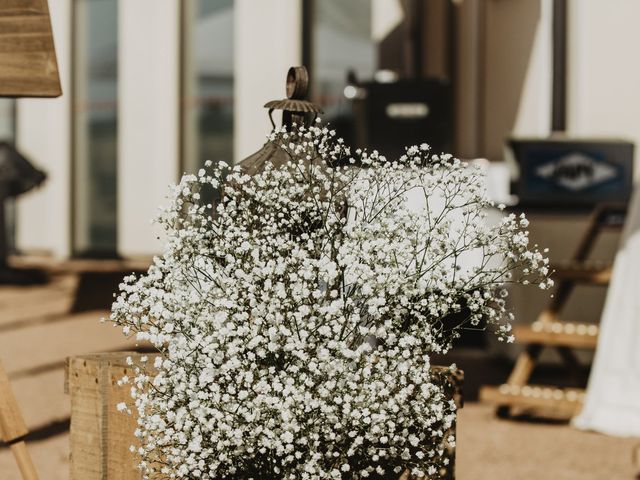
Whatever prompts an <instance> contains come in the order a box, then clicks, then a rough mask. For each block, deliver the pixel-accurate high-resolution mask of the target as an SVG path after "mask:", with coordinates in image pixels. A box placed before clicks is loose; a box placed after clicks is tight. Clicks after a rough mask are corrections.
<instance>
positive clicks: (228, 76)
mask: <svg viewBox="0 0 640 480" xmlns="http://www.w3.org/2000/svg"><path fill="white" fill-rule="evenodd" d="M182 5H183V8H184V13H183V18H184V23H183V46H182V56H183V57H182V60H183V78H182V84H183V131H182V139H183V152H182V157H183V158H182V168H183V170H184V171H186V172H190V173H193V172H196V171H197V170H198V169H199V168H200V167H201V166H202V165H203V164H204V162H205V161H206V160H213V161H217V160H224V161H226V162H228V163H231V162H232V161H233V0H185V1H184V2H183V4H182Z"/></svg>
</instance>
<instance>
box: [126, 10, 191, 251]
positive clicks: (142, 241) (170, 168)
mask: <svg viewBox="0 0 640 480" xmlns="http://www.w3.org/2000/svg"><path fill="white" fill-rule="evenodd" d="M179 1H180V0H135V1H131V0H120V3H119V6H118V7H119V9H118V15H119V25H118V28H119V30H118V35H119V38H118V42H119V45H120V50H119V52H118V102H119V103H118V251H119V253H120V254H122V255H125V256H138V255H148V254H151V253H156V252H159V251H161V248H162V245H161V243H160V242H158V240H157V239H156V236H157V235H158V233H159V231H158V229H157V228H156V227H155V226H154V227H152V226H151V220H152V219H153V218H154V217H155V216H156V215H157V213H158V207H159V206H160V205H163V204H165V203H166V201H165V195H166V193H167V191H168V187H169V184H171V183H174V182H175V181H176V179H177V175H178V165H179V161H178V160H179V134H180V110H179V105H180V104H179V101H180V99H179V94H180V88H179V85H180V84H179V82H180V62H179V45H180V41H179V38H180V37H179V35H180V5H179Z"/></svg>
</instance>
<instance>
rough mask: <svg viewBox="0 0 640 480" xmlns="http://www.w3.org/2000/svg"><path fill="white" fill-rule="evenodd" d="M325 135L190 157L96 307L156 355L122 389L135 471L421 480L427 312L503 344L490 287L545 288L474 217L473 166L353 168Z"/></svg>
mask: <svg viewBox="0 0 640 480" xmlns="http://www.w3.org/2000/svg"><path fill="white" fill-rule="evenodd" d="M333 135H334V134H333V132H332V131H330V130H329V129H328V128H325V127H323V126H322V124H319V123H316V124H314V125H313V126H311V127H300V128H295V129H293V130H292V131H286V130H285V129H282V128H281V129H276V130H275V131H274V132H273V133H272V134H271V135H270V136H269V139H270V141H272V142H274V143H275V144H276V145H280V146H281V147H282V148H283V149H285V150H286V151H287V153H288V155H290V161H289V162H288V163H286V164H285V165H283V166H281V167H278V168H276V167H274V166H272V165H270V164H267V165H266V168H265V170H264V171H263V172H262V173H259V174H258V175H256V176H254V177H249V176H248V175H245V174H244V173H242V171H241V170H240V169H239V168H238V167H237V166H236V167H234V168H233V169H229V168H228V165H226V164H224V163H222V162H221V163H218V164H213V163H212V162H206V163H205V168H204V169H201V170H199V171H198V174H197V175H185V176H184V177H183V178H182V180H181V182H180V184H179V185H177V186H176V187H175V188H173V189H172V190H171V195H170V205H169V206H168V208H165V209H163V210H162V213H161V216H160V218H159V223H160V224H161V225H162V226H163V227H164V229H165V230H166V233H167V235H166V237H167V239H168V240H167V244H166V246H165V250H164V253H163V255H162V256H160V257H157V258H155V259H154V264H153V265H152V267H151V268H150V269H149V271H148V272H147V274H146V275H144V276H142V277H140V278H134V277H128V278H126V279H125V280H124V281H123V283H122V285H121V292H120V295H119V296H118V297H117V299H116V301H115V302H114V304H113V309H112V314H111V320H112V321H114V322H116V323H117V324H119V325H121V326H122V328H123V330H124V331H125V333H129V332H131V333H132V334H135V335H136V338H138V339H139V340H140V341H148V342H150V343H151V344H152V345H153V346H154V347H156V348H157V349H158V351H159V352H160V353H161V356H158V357H157V358H155V359H154V361H153V362H147V361H146V360H147V359H144V360H143V359H141V362H142V365H138V366H135V367H134V370H135V372H136V374H135V378H133V379H132V380H131V383H132V385H131V396H132V399H133V401H134V404H135V409H136V413H137V416H138V417H139V418H138V429H137V431H136V437H137V439H138V440H139V442H140V445H139V447H138V448H137V452H138V453H139V455H140V458H141V463H140V467H141V469H142V472H143V475H144V478H158V477H163V478H164V477H166V478H175V479H185V480H186V479H191V478H199V479H203V480H213V479H218V478H242V479H248V478H261V479H263V480H271V479H273V480H275V479H285V480H294V479H295V480H299V479H303V480H311V479H314V480H315V479H334V478H335V479H341V478H343V475H344V476H345V477H346V476H348V478H350V479H353V480H358V479H363V478H370V477H372V476H375V475H376V474H378V475H381V474H383V473H384V472H387V473H390V472H396V473H398V472H401V471H403V470H405V469H407V468H408V469H410V470H411V471H412V472H413V473H414V474H415V475H418V476H421V477H420V478H434V477H435V476H436V473H437V472H439V471H440V469H441V468H443V467H446V465H447V463H448V459H447V458H446V457H445V456H444V451H445V449H446V447H447V446H448V445H453V442H454V439H453V438H451V437H450V435H449V431H450V429H451V426H452V423H453V421H454V420H455V404H454V403H453V402H452V401H451V399H449V398H447V396H446V395H445V393H444V392H443V389H442V387H441V385H440V384H439V383H438V382H437V381H436V380H434V379H433V378H432V377H431V370H430V368H429V365H430V362H429V359H430V356H431V354H433V353H445V352H446V351H447V350H448V349H449V348H450V347H451V342H452V341H453V339H454V338H455V337H456V336H457V335H459V334H460V331H461V330H462V328H463V327H464V326H465V324H461V325H458V326H455V327H454V328H453V329H451V330H443V328H442V324H443V322H442V320H443V318H444V317H447V316H449V315H451V314H454V313H459V312H461V311H462V309H463V308H466V309H467V311H468V312H469V314H470V315H469V319H468V323H469V324H471V325H482V326H487V327H490V328H493V329H494V330H496V333H497V335H498V337H499V338H500V339H503V340H509V339H510V338H511V333H510V328H509V323H508V322H509V319H510V318H509V315H510V314H509V312H508V311H507V306H506V301H505V298H504V297H503V295H502V294H500V292H501V291H502V290H503V287H504V284H505V283H506V282H515V281H518V282H522V283H524V282H530V283H533V284H536V285H539V286H540V287H541V288H548V287H549V286H550V285H551V283H550V281H549V280H548V279H547V278H546V276H547V273H548V260H547V259H546V258H544V256H543V254H542V253H541V252H540V251H538V249H537V247H531V246H530V245H529V237H528V233H527V232H526V231H525V230H524V229H525V227H526V220H525V219H524V218H519V217H518V218H516V217H515V215H510V216H507V217H505V218H504V220H503V221H502V222H501V223H499V224H498V225H495V226H491V225H489V224H487V223H486V222H485V218H484V213H483V212H484V211H485V210H486V209H488V208H491V207H492V204H491V202H490V200H489V199H488V198H487V197H486V192H484V190H483V188H482V185H483V181H482V178H481V172H480V170H478V169H475V168H471V167H467V166H466V165H464V164H463V163H462V162H460V161H459V160H457V159H454V158H452V157H451V156H448V155H443V156H438V155H432V154H431V152H430V149H429V147H428V145H426V144H423V145H420V146H419V147H417V146H414V147H410V148H408V149H407V154H406V155H404V156H402V157H401V158H400V159H398V160H388V159H385V158H384V157H383V156H382V155H380V154H379V153H378V152H376V151H373V152H371V153H370V154H367V153H366V152H362V151H360V150H356V152H355V158H354V157H353V156H352V152H351V151H350V150H349V148H348V147H346V146H345V145H344V144H343V143H342V142H338V141H335V140H334V139H333ZM352 159H353V160H355V163H353V162H352V161H351V160H352ZM340 165H349V166H348V167H347V166H345V167H343V166H340ZM356 165H359V166H356ZM363 167H364V168H363ZM202 188H207V189H209V190H211V189H215V190H218V191H219V193H220V194H221V197H220V199H219V200H218V201H217V203H216V204H215V205H211V204H204V203H203V202H202V201H201V199H200V190H201V189H202ZM414 194H416V195H417V196H418V197H419V199H420V201H419V202H417V204H414V205H413V206H411V205H410V204H409V202H408V201H407V198H408V197H409V196H411V195H414ZM416 205H418V207H416ZM128 363H130V364H133V361H129V360H128ZM151 364H153V367H154V369H155V370H152V369H151V368H150V365H151ZM152 371H153V372H154V373H153V374H152V373H151V372H152ZM123 380H124V379H123ZM127 380H128V379H127ZM123 383H125V382H123ZM117 408H118V410H121V411H128V407H127V406H126V405H125V404H124V403H123V404H119V405H118V406H117ZM158 461H160V462H158ZM256 469H259V471H256ZM436 478H437V477H436Z"/></svg>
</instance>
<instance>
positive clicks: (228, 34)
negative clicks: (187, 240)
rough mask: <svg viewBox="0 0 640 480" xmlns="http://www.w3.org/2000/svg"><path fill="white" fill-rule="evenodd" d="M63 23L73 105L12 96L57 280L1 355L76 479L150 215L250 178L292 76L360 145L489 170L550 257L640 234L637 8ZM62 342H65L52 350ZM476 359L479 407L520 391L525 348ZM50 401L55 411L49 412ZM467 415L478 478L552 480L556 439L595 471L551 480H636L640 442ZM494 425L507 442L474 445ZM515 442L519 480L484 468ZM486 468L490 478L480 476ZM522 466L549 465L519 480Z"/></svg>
mask: <svg viewBox="0 0 640 480" xmlns="http://www.w3.org/2000/svg"><path fill="white" fill-rule="evenodd" d="M49 8H50V14H51V21H52V27H53V35H54V40H55V47H56V54H57V60H58V66H59V73H60V80H61V84H62V90H63V95H62V96H61V97H59V98H56V99H6V98H4V99H0V142H6V143H7V144H8V145H11V146H13V147H15V148H16V149H17V151H18V152H20V154H21V155H23V156H24V157H25V158H27V159H29V160H30V161H31V162H32V163H33V164H34V165H36V166H37V167H38V168H39V169H42V170H43V171H45V172H46V173H47V174H48V178H47V180H46V181H45V182H44V183H43V184H42V186H41V187H40V188H38V189H37V190H34V191H32V192H30V193H29V194H26V195H23V196H20V197H17V198H16V199H12V198H9V199H7V201H6V202H5V205H4V208H5V212H4V213H5V221H6V225H7V242H8V250H9V254H10V258H9V262H10V264H11V265H12V266H14V267H21V268H25V267H32V268H38V269H40V270H42V271H43V272H44V273H45V275H46V277H47V278H48V282H49V283H48V285H47V286H44V287H42V286H41V287H17V286H6V287H0V317H2V320H1V321H0V354H2V355H3V356H4V357H9V358H4V361H5V365H6V366H7V369H8V371H9V373H10V376H11V377H12V379H13V380H14V381H15V385H16V391H17V395H18V397H19V399H21V400H22V401H23V402H25V405H26V407H25V409H26V412H25V413H26V415H27V417H28V418H31V420H29V422H30V426H31V427H32V429H33V430H34V431H35V432H36V433H35V434H34V435H35V437H34V438H35V439H36V440H38V439H40V440H41V441H42V442H44V443H42V448H41V450H38V448H39V447H37V446H36V459H37V461H38V462H41V465H51V466H52V468H53V469H54V470H55V469H58V470H55V471H56V472H58V471H63V470H64V465H65V462H66V460H65V458H66V454H67V451H66V450H65V449H66V443H65V442H66V437H65V435H66V433H65V432H66V430H67V428H68V406H67V403H66V402H67V399H65V397H64V395H62V392H61V384H62V377H63V367H62V364H61V362H63V359H64V357H66V356H68V355H72V354H76V353H86V352H88V351H96V350H108V349H125V348H127V347H130V346H131V344H130V343H127V341H125V340H124V339H122V338H121V337H120V334H119V333H117V332H112V333H104V332H105V331H106V330H105V328H106V327H100V326H98V325H97V322H95V321H94V320H95V319H97V318H98V317H99V316H101V315H104V314H105V312H107V309H108V308H109V302H110V301H111V299H112V292H113V291H114V289H115V288H116V287H117V284H118V282H119V279H120V278H121V277H122V274H123V272H127V271H129V272H130V271H131V270H136V271H142V270H144V269H145V266H146V265H147V264H148V263H149V261H150V259H151V257H152V256H153V255H154V254H158V253H160V252H161V250H162V242H161V241H160V240H159V239H158V235H159V232H158V231H157V230H156V228H155V227H154V226H153V225H152V224H151V219H152V218H153V217H154V216H155V215H156V213H157V210H158V207H159V206H160V205H162V204H164V203H165V200H164V196H165V194H166V192H167V188H168V185H169V184H171V183H174V182H176V181H177V180H178V179H179V177H180V176H181V175H182V174H183V173H184V172H188V173H193V172H196V171H197V170H198V169H199V168H200V167H201V166H202V165H203V164H204V162H205V160H207V159H211V160H214V161H216V160H225V161H227V162H230V163H233V162H238V161H240V160H241V159H243V158H245V157H247V156H248V155H250V154H251V153H253V152H255V151H256V150H258V149H259V148H260V147H261V146H262V144H263V143H264V141H265V136H266V135H267V134H268V133H269V131H270V129H271V125H270V123H269V119H268V117H267V114H266V111H265V110H264V109H263V105H264V103H265V102H267V101H269V100H273V99H279V98H283V97H284V96H285V75H286V72H287V69H288V68H289V67H290V66H292V65H305V66H306V67H307V68H308V70H309V73H310V77H311V84H310V93H309V98H310V99H311V100H312V101H314V102H316V103H317V104H318V105H320V106H321V107H322V108H323V109H324V111H325V114H324V116H323V119H324V120H326V121H329V122H330V123H331V124H332V125H333V126H334V128H336V130H337V131H338V134H339V135H340V136H343V137H344V138H345V139H346V140H347V141H348V142H349V143H351V144H352V145H355V146H362V147H368V148H377V149H379V150H381V151H382V152H383V153H385V154H386V155H387V156H389V157H392V156H394V155H399V154H401V152H402V146H403V145H410V144H413V143H422V142H427V143H429V144H430V145H431V146H432V148H433V149H434V151H435V152H438V153H439V152H443V151H444V152H450V153H453V154H454V155H456V156H457V157H459V158H461V159H464V160H476V159H483V160H480V163H481V164H482V165H484V166H485V168H486V169H487V172H488V174H489V182H488V188H489V190H490V193H491V195H492V196H493V197H494V198H495V199H496V201H499V202H503V203H506V204H507V205H508V208H509V209H512V210H513V211H518V212H519V211H524V212H526V213H527V214H528V215H529V217H530V219H531V221H532V224H531V231H532V237H533V241H534V242H535V243H539V244H541V245H543V246H547V247H549V248H550V250H551V253H550V254H551V258H552V260H554V261H557V262H561V261H565V260H567V259H572V258H573V257H574V256H575V255H574V252H575V251H576V249H577V248H578V246H579V244H580V241H581V239H582V238H583V237H584V235H585V232H587V230H588V228H589V225H590V221H591V220H592V218H593V217H592V212H593V210H594V208H596V207H597V206H598V205H601V204H602V203H608V202H614V203H615V204H616V205H621V210H620V211H618V212H617V215H618V217H617V218H614V219H613V222H612V223H614V224H617V225H619V224H620V223H621V222H622V221H623V219H624V209H625V204H626V202H628V199H629V194H630V191H631V184H632V182H633V177H634V175H633V167H634V153H633V145H634V144H636V143H638V141H640V120H638V118H639V114H640V93H639V92H638V86H639V85H640V61H638V60H637V54H636V49H637V48H636V47H637V45H639V44H640V29H638V28H637V25H636V24H637V19H638V18H640V3H639V2H637V1H636V0H609V1H606V2H605V1H602V0H600V1H599V0H348V1H347V0H259V1H257V0H235V1H234V0H135V1H133V0H126V1H125V0H50V2H49ZM531 165H533V167H531ZM545 165H547V170H545V169H544V168H543V167H544V166H545ZM549 169H551V170H549ZM548 171H551V173H545V172H548ZM585 172H586V173H585ZM576 179H577V180H576ZM545 182H546V183H545ZM620 212H622V213H620ZM605 223H606V222H605ZM610 223H611V222H610ZM619 236H620V229H619V228H618V229H616V228H610V229H604V230H603V233H602V234H601V235H599V236H598V237H597V238H596V239H595V240H594V242H592V243H593V244H592V245H590V249H589V255H588V256H589V258H590V259H591V260H593V261H595V262H603V264H606V263H607V262H610V261H611V260H612V258H613V257H614V255H615V252H616V249H617V245H618V241H619ZM83 262H84V263H83ZM7 283H11V282H7ZM585 283H586V284H585V285H583V286H581V287H580V288H578V289H576V291H575V292H574V295H573V296H572V298H571V300H570V301H568V302H567V304H566V310H565V313H566V315H567V317H568V318H572V319H576V320H579V321H580V322H581V323H584V324H594V325H595V324H597V323H598V321H599V319H600V314H601V309H602V304H603V301H604V298H605V293H606V288H602V287H603V285H602V282H600V284H596V285H591V284H589V283H588V282H585ZM604 286H605V287H606V285H604ZM511 299H512V300H511V301H512V306H513V308H514V311H515V313H516V321H517V322H519V323H522V324H525V325H528V324H531V323H532V322H533V321H534V320H536V318H537V316H538V315H539V313H540V312H541V311H542V310H543V308H544V305H545V303H546V302H548V301H549V294H548V293H544V292H530V291H526V292H525V291H521V290H517V289H516V290H514V291H512V292H511ZM52 318H53V319H54V320H51V319H52ZM92 322H93V323H92ZM97 332H100V333H97ZM51 338H56V339H61V340H60V342H58V345H57V346H56V347H55V348H53V347H46V346H45V347H41V345H42V344H43V343H45V339H51ZM89 338H93V340H88V339H89ZM26 345H28V347H26ZM461 346H462V347H463V348H462V349H461V352H462V353H461V354H459V358H455V359H453V360H455V361H457V362H458V363H459V364H460V365H461V366H462V367H463V368H465V370H467V372H468V373H469V375H468V377H467V378H468V385H467V391H466V397H467V399H469V400H476V399H477V398H478V391H479V388H480V385H481V384H499V383H501V382H503V381H505V380H506V378H507V376H508V375H509V372H510V370H511V366H512V364H513V361H514V360H515V358H516V355H517V354H518V353H520V352H521V351H522V348H523V347H522V346H521V345H516V346H513V347H509V348H504V347H498V346H495V345H492V344H491V343H490V341H489V340H488V339H487V338H485V336H484V335H483V334H470V335H469V336H468V339H467V340H465V342H464V343H463V344H462V345H461ZM32 349H36V350H39V351H40V355H41V357H38V356H37V355H36V356H35V357H34V356H33V355H32ZM587 350H588V349H587ZM34 358H35V359H34ZM38 358H41V359H40V360H38ZM591 358H592V353H591V352H590V351H585V352H580V353H579V354H578V359H579V360H580V361H581V362H582V366H580V368H578V373H577V374H575V375H573V376H572V377H571V379H570V380H567V379H566V378H564V377H562V375H561V374H560V373H558V372H557V371H556V370H557V368H556V366H558V364H559V361H560V360H561V358H560V357H558V355H557V354H554V353H553V352H552V353H551V354H547V355H545V356H543V357H542V364H543V368H542V377H543V379H544V381H545V382H547V383H549V382H550V383H554V382H555V383H558V384H559V385H560V384H562V385H565V384H567V385H569V386H575V387H580V388H582V387H584V385H585V383H586V378H587V375H588V371H589V363H590V361H591ZM445 360H446V361H451V360H452V359H445ZM544 365H546V366H547V367H545V366H544ZM545 368H546V369H545ZM574 373H575V372H574ZM563 382H564V383H563ZM34 392H40V393H42V396H43V398H45V397H46V398H50V399H51V398H54V399H55V400H54V401H49V402H46V406H43V405H44V404H43V401H42V400H35V399H34V398H33V396H34ZM45 393H46V394H45ZM34 402H35V403H34ZM467 411H468V412H470V413H469V414H468V415H472V416H473V418H472V421H470V422H471V423H468V424H467V425H474V427H473V428H470V427H466V428H467V429H466V430H464V429H465V427H464V425H463V424H462V423H461V427H460V428H462V429H463V432H462V433H463V434H464V435H466V437H463V438H462V442H463V443H462V445H464V448H465V449H467V450H466V451H467V452H472V453H467V455H470V456H469V457H467V458H466V459H464V458H463V459H462V460H461V461H462V462H463V464H461V466H460V468H461V469H463V474H464V475H460V478H462V479H464V478H474V479H478V478H489V476H490V475H491V477H492V478H545V477H546V475H544V474H542V473H540V470H539V468H540V462H546V461H548V460H549V458H551V457H554V458H556V457H555V456H554V455H563V452H555V453H554V449H555V448H556V447H555V446H554V447H550V446H549V444H548V441H549V439H550V438H553V437H554V436H555V437H556V439H562V442H563V445H565V448H566V449H569V450H571V452H574V453H575V455H577V456H576V457H571V455H572V454H569V457H567V458H570V460H567V462H565V463H564V464H563V463H562V460H561V459H560V460H558V458H556V460H557V461H558V462H560V464H559V465H557V468H558V470H556V471H555V472H556V473H554V474H553V478H567V479H571V478H582V479H584V478H593V479H597V478H632V477H631V476H630V475H631V473H632V472H633V471H634V469H635V466H634V465H633V464H632V460H631V458H632V451H633V448H635V443H634V442H633V441H630V440H620V439H611V438H607V437H601V436H597V435H595V434H583V433H578V432H575V431H571V430H570V429H569V428H568V427H567V425H566V422H564V423H560V424H559V425H562V428H563V429H562V430H557V429H556V428H560V427H558V424H556V423H551V424H549V423H545V424H543V425H539V424H536V423H534V424H527V426H526V427H522V426H521V425H520V424H519V423H516V424H515V427H513V425H512V424H508V423H507V424H505V423H504V422H498V420H497V418H496V417H494V415H493V413H494V412H493V409H492V408H490V407H483V408H481V409H480V410H473V409H469V410H467ZM34 412H37V413H34ZM30 414H32V416H31V417H29V415H30ZM463 418H464V417H463ZM473 422H476V423H473ZM483 422H484V423H483ZM495 422H498V423H495ZM488 425H494V427H491V428H496V429H497V430H495V432H496V433H495V435H498V436H499V435H501V434H502V435H503V437H501V438H502V440H501V441H502V442H503V443H501V444H499V445H498V444H495V443H489V444H485V445H484V447H483V449H481V450H477V449H476V450H473V447H472V445H476V446H477V445H478V442H480V443H482V442H484V441H486V439H485V438H484V437H482V435H481V433H482V432H487V431H488V430H487V429H488V428H490V427H489V426H488ZM505 425H511V426H505ZM509 428H516V429H517V428H525V430H522V431H518V430H514V431H515V432H516V433H513V431H511V430H508V429H509ZM531 428H532V429H533V430H526V429H531ZM541 429H542V430H541ZM518 432H520V433H518ZM510 435H515V436H510ZM563 435H566V437H564V436H563ZM575 435H578V436H575ZM579 435H587V436H586V437H580V436H579ZM590 435H591V436H590ZM465 438H466V439H467V440H466V442H467V443H464V442H465V440H464V439H465ZM526 438H535V439H537V440H536V441H537V442H538V443H537V444H536V445H537V446H535V448H534V447H531V449H530V448H529V446H528V445H527V443H526ZM51 439H53V440H51ZM49 441H51V442H53V443H47V442H49ZM516 444H517V445H518V447H517V449H518V452H517V453H514V452H512V453H513V455H515V457H510V458H511V459H510V460H508V461H506V463H503V464H500V462H499V461H498V460H497V459H494V460H495V461H490V462H487V461H486V458H487V456H489V458H493V457H491V455H493V456H496V455H497V454H496V453H493V454H492V453H490V452H491V451H492V450H495V449H498V450H499V451H501V452H504V449H505V448H508V447H509V445H512V446H513V445H516ZM45 445H46V448H45ZM567 445H569V446H567ZM514 448H515V447H514ZM536 449H537V450H536ZM545 449H546V450H545ZM585 449H596V450H597V451H598V452H600V455H598V456H597V457H594V458H590V459H589V458H587V456H585V455H584V453H585V451H586V450H585ZM45 450H46V451H47V452H48V453H46V454H45V453H44V452H45ZM460 451H461V453H460V454H461V455H464V453H462V452H463V450H462V449H461V450H460ZM38 452H41V453H38ZM51 452H54V453H51ZM536 452H537V453H536ZM40 454H41V457H37V455H40ZM52 455H53V456H52ZM474 455H475V456H474ZM509 455H511V454H507V457H508V456H509ZM518 455H520V456H518ZM580 455H582V456H580ZM481 458H482V459H483V460H482V462H484V463H485V464H490V465H489V466H488V467H487V468H488V470H487V472H488V473H486V477H485V476H483V475H484V474H483V473H482V472H480V473H478V472H477V471H476V469H479V470H482V467H481V466H480V465H479V464H478V463H477V462H476V460H477V461H479V460H478V459H481ZM524 459H529V460H530V463H529V464H527V465H529V466H528V467H527V468H528V469H529V470H526V471H525V470H523V471H522V472H521V473H520V474H518V475H514V474H513V471H514V470H513V468H515V467H514V465H515V464H516V463H517V464H522V462H525V460H524ZM531 459H533V460H531ZM496 462H497V463H496ZM509 462H511V463H509ZM590 462H592V463H590ZM593 462H595V463H597V464H598V465H600V466H601V467H602V468H600V469H598V468H596V467H595V466H594V465H595V464H594V463H593ZM10 463H11V462H10V459H9V457H8V455H6V451H4V452H3V451H2V450H0V479H3V480H4V479H5V478H7V479H10V478H14V477H12V476H11V475H12V474H8V476H3V473H2V472H3V471H5V470H3V469H2V468H3V466H5V465H6V468H12V467H9V464H10ZM60 465H63V466H62V467H61V466H60ZM491 465H493V467H492V468H494V470H491V468H490V467H491ZM496 465H498V466H496ZM60 469H62V470H60ZM495 469H497V470H495ZM6 471H9V470H6ZM52 471H53V470H52ZM473 472H475V473H473ZM577 472H579V473H577ZM56 475H58V474H56ZM47 478H49V477H47ZM50 478H66V477H65V476H64V474H63V473H60V474H59V476H55V475H54V476H52V477H50Z"/></svg>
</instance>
